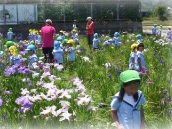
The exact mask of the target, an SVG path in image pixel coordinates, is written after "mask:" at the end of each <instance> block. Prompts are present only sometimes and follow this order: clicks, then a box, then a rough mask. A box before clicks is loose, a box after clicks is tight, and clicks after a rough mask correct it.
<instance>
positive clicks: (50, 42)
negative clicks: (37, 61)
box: [41, 19, 56, 62]
mask: <svg viewBox="0 0 172 129" xmlns="http://www.w3.org/2000/svg"><path fill="white" fill-rule="evenodd" d="M41 37H42V52H43V53H44V59H45V62H47V54H48V56H49V59H50V61H49V62H52V61H53V58H54V57H53V54H52V51H53V49H54V39H55V38H56V29H55V28H54V27H53V26H52V21H51V20H50V19H47V20H46V25H45V26H43V27H42V28H41Z"/></svg>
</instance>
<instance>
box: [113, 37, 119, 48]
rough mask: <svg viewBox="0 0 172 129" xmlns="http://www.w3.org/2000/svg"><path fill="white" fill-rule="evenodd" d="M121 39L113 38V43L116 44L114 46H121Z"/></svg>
mask: <svg viewBox="0 0 172 129" xmlns="http://www.w3.org/2000/svg"><path fill="white" fill-rule="evenodd" d="M119 42H120V37H114V38H113V43H114V46H117V47H119V46H120V43H119Z"/></svg>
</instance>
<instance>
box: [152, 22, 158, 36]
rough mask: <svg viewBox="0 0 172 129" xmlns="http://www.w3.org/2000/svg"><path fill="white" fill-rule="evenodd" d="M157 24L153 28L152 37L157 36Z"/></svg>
mask: <svg viewBox="0 0 172 129" xmlns="http://www.w3.org/2000/svg"><path fill="white" fill-rule="evenodd" d="M156 26H157V24H154V26H153V27H152V35H156V30H157V28H156Z"/></svg>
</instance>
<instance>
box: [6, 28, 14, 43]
mask: <svg viewBox="0 0 172 129" xmlns="http://www.w3.org/2000/svg"><path fill="white" fill-rule="evenodd" d="M7 40H8V41H12V40H13V29H12V28H9V29H8V32H7Z"/></svg>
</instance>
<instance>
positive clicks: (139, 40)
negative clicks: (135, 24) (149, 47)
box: [136, 34, 142, 44]
mask: <svg viewBox="0 0 172 129" xmlns="http://www.w3.org/2000/svg"><path fill="white" fill-rule="evenodd" d="M136 38H137V43H138V44H139V43H142V35H141V34H138V35H136Z"/></svg>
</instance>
